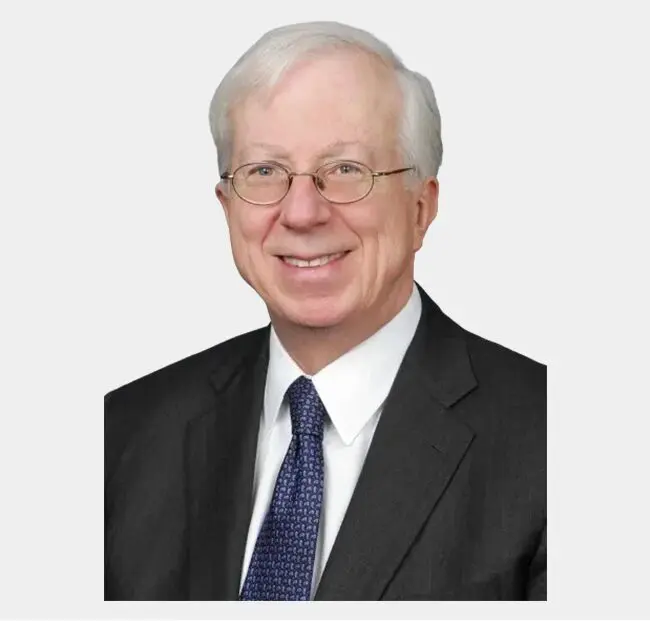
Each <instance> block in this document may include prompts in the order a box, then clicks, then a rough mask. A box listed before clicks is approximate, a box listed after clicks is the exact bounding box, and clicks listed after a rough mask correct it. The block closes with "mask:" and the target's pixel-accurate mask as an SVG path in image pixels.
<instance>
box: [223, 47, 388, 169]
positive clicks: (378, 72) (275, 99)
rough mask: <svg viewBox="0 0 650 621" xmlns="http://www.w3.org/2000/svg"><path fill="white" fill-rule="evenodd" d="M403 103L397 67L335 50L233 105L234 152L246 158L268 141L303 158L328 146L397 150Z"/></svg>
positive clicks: (296, 67)
mask: <svg viewBox="0 0 650 621" xmlns="http://www.w3.org/2000/svg"><path fill="white" fill-rule="evenodd" d="M400 106H401V97H400V93H399V89H398V87H397V83H396V79H395V76H394V73H393V71H392V70H391V69H390V68H388V67H386V66H384V65H383V64H382V63H381V62H380V61H379V60H378V59H376V58H374V57H372V56H370V55H369V54H365V53H360V52H356V51H355V52H351V51H336V52H331V51H330V52H328V53H327V54H323V55H321V56H317V57H315V58H310V59H308V60H304V61H300V62H299V63H297V64H296V65H294V66H293V67H292V68H291V69H290V70H289V71H287V72H286V74H285V75H283V76H282V78H281V79H280V81H279V82H278V83H277V84H276V85H275V86H274V87H273V88H272V89H271V90H266V91H258V92H254V93H253V94H251V95H250V96H249V97H248V98H246V99H245V100H244V101H243V102H242V103H241V104H240V106H239V107H237V108H236V109H235V110H234V113H233V115H232V122H233V156H234V158H235V159H237V158H238V157H240V158H244V159H245V158H246V157H247V156H253V155H254V154H255V153H261V152H262V151H264V149H265V148H266V147H265V146H264V145H266V146H269V145H273V146H275V148H276V149H277V150H278V151H284V152H286V153H287V154H290V155H291V156H292V157H294V158H296V159H308V158H310V157H317V156H318V155H319V154H323V155H325V154H324V153H323V152H324V151H328V150H329V151H332V150H334V151H336V152H340V154H341V155H350V156H352V155H354V154H355V153H356V152H359V156H361V155H363V152H364V151H366V152H372V153H373V154H376V153H378V152H383V151H390V150H392V149H394V148H395V147H396V142H397V129H398V118H399V112H400ZM355 150H356V151H355ZM334 151H332V153H331V154H332V155H334V154H335V152H334ZM328 154H329V153H328Z"/></svg>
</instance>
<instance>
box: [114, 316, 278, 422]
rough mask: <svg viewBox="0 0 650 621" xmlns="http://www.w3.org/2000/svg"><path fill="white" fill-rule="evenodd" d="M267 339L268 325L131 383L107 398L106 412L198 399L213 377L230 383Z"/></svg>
mask: <svg viewBox="0 0 650 621" xmlns="http://www.w3.org/2000/svg"><path fill="white" fill-rule="evenodd" d="M267 337H268V326H267V327H264V328H259V329H257V330H253V331H251V332H247V333H245V334H240V335H238V336H235V337H233V338H231V339H228V340H227V341H224V342H222V343H219V344H217V345H214V346H212V347H210V348H208V349H206V350H204V351H201V352H198V353H196V354H193V355H191V356H188V357H187V358H183V359H182V360H179V361H177V362H174V363H172V364H169V365H167V366H165V367H163V368H161V369H158V370H156V371H153V372H152V373H149V374H147V375H145V376H143V377H140V378H138V379H136V380H134V381H132V382H129V383H128V384H125V385H124V386H121V387H119V388H117V389H115V390H113V391H111V392H109V393H107V394H106V395H105V396H104V410H105V413H106V414H108V412H109V411H117V410H122V409H124V408H126V407H132V406H136V407H138V409H142V407H143V406H148V407H152V406H154V405H156V403H157V402H170V401H173V400H174V396H175V395H176V394H177V393H179V392H180V393H182V395H183V398H184V399H186V398H187V397H188V395H190V394H192V393H193V391H194V392H195V394H196V395H197V396H198V395H199V394H200V393H201V392H204V391H205V388H204V387H205V385H206V383H207V381H208V380H209V378H210V377H212V376H214V375H216V376H217V377H219V375H221V380H222V381H227V379H228V376H229V375H232V374H233V373H235V372H236V371H237V369H239V367H240V366H241V365H242V364H245V363H246V361H247V360H249V359H250V357H251V356H253V355H255V354H256V353H258V352H259V351H261V349H262V345H263V344H264V339H265V338H267Z"/></svg>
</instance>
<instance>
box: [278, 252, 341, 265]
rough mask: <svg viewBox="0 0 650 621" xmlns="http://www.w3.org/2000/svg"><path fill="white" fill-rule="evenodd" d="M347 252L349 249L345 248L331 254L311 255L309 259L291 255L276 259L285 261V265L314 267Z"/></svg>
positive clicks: (339, 257) (330, 261)
mask: <svg viewBox="0 0 650 621" xmlns="http://www.w3.org/2000/svg"><path fill="white" fill-rule="evenodd" d="M349 252H350V251H349V250H345V251H343V252H336V253H333V254H324V255H321V256H317V257H313V258H311V259H306V258H300V257H293V256H290V255H283V256H278V259H280V260H281V261H282V262H283V263H286V264H287V265H291V266H293V267H298V268H306V267H312V268H314V267H323V266H324V265H327V264H329V263H332V262H334V261H338V260H339V259H342V258H343V257H344V256H345V255H347V254H348V253H349Z"/></svg>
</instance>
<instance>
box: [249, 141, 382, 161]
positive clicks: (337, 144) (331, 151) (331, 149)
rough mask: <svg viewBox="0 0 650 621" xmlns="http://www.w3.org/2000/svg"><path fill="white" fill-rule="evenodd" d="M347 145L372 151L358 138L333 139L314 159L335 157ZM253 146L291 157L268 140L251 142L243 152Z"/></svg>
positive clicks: (277, 155)
mask: <svg viewBox="0 0 650 621" xmlns="http://www.w3.org/2000/svg"><path fill="white" fill-rule="evenodd" d="M348 147H362V148H363V149H365V150H366V151H368V152H369V153H372V152H373V149H372V148H371V147H370V146H369V145H366V144H364V143H362V142H359V141H358V140H335V141H334V142H330V143H329V144H328V145H326V146H325V147H323V149H321V150H320V151H319V152H318V154H317V156H316V159H320V160H322V159H326V158H328V157H335V156H337V155H340V154H341V152H343V151H344V150H345V149H347V148H348ZM254 148H258V149H263V150H265V151H267V152H268V155H269V156H271V157H279V158H282V159H286V160H289V159H291V156H290V154H289V152H288V151H287V150H286V149H285V148H284V147H282V146H280V145H277V144H271V143H268V142H252V143H250V144H249V145H248V146H247V147H246V149H244V151H243V154H247V153H248V152H249V151H250V150H251V149H254Z"/></svg>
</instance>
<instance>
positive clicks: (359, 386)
mask: <svg viewBox="0 0 650 621" xmlns="http://www.w3.org/2000/svg"><path fill="white" fill-rule="evenodd" d="M421 312H422V300H421V299H420V293H419V291H418V289H417V287H416V286H415V285H414V286H413V292H412V293H411V297H410V298H409V300H408V302H407V303H406V305H405V306H404V308H402V310H401V311H400V312H399V313H398V314H397V315H396V316H395V317H393V319H391V320H390V321H389V322H388V323H387V324H386V325H384V326H382V327H381V328H380V329H379V330H378V331H377V332H375V334H373V335H372V336H370V337H369V338H368V339H366V340H365V341H363V342H362V343H360V344H359V345H357V346H356V347H354V348H353V349H351V350H350V351H348V352H347V353H345V354H344V355H343V356H341V357H340V358H337V359H336V360H334V361H333V362H331V363H330V364H328V365H327V366H326V367H325V368H323V369H321V370H320V371H319V372H318V373H316V374H315V375H314V376H313V377H311V379H312V381H313V382H314V386H315V387H316V390H317V391H318V394H319V396H320V398H321V400H322V401H323V404H324V405H325V408H326V409H327V413H328V414H329V417H330V419H331V421H332V424H333V425H334V427H335V428H336V430H337V432H338V434H339V436H340V437H341V440H342V441H343V442H344V443H345V444H346V445H349V444H351V443H352V442H353V441H354V439H355V438H356V436H357V435H358V434H359V432H360V431H361V430H362V429H363V427H364V426H365V425H366V423H367V422H368V421H369V420H370V418H371V417H372V416H373V414H374V413H375V412H376V411H377V410H378V409H379V408H380V407H381V405H382V404H383V403H384V401H385V400H386V397H387V396H388V393H389V391H390V388H391V386H392V385H393V381H394V380H395V376H396V375H397V371H398V370H399V367H400V364H401V363H402V359H403V358H404V354H405V353H406V350H407V348H408V346H409V344H410V343H411V341H412V340H413V336H414V334H415V330H416V328H417V325H418V322H419V320H420V314H421ZM301 375H305V374H304V373H303V372H302V370H301V369H300V367H299V366H298V365H297V364H296V363H295V362H294V360H293V359H292V358H291V356H290V355H289V354H288V352H287V351H286V349H285V348H284V346H283V345H282V343H281V342H280V339H279V338H278V335H277V334H276V332H275V330H274V329H273V327H271V334H270V342H269V367H268V373H267V378H266V387H265V392H264V424H265V425H266V426H267V428H270V426H271V425H273V423H274V422H275V420H276V419H277V416H278V413H279V412H280V407H281V405H282V401H283V399H284V395H285V393H286V391H287V389H288V388H289V386H290V385H291V383H292V382H293V381H294V380H296V379H297V378H298V377H300V376H301Z"/></svg>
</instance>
